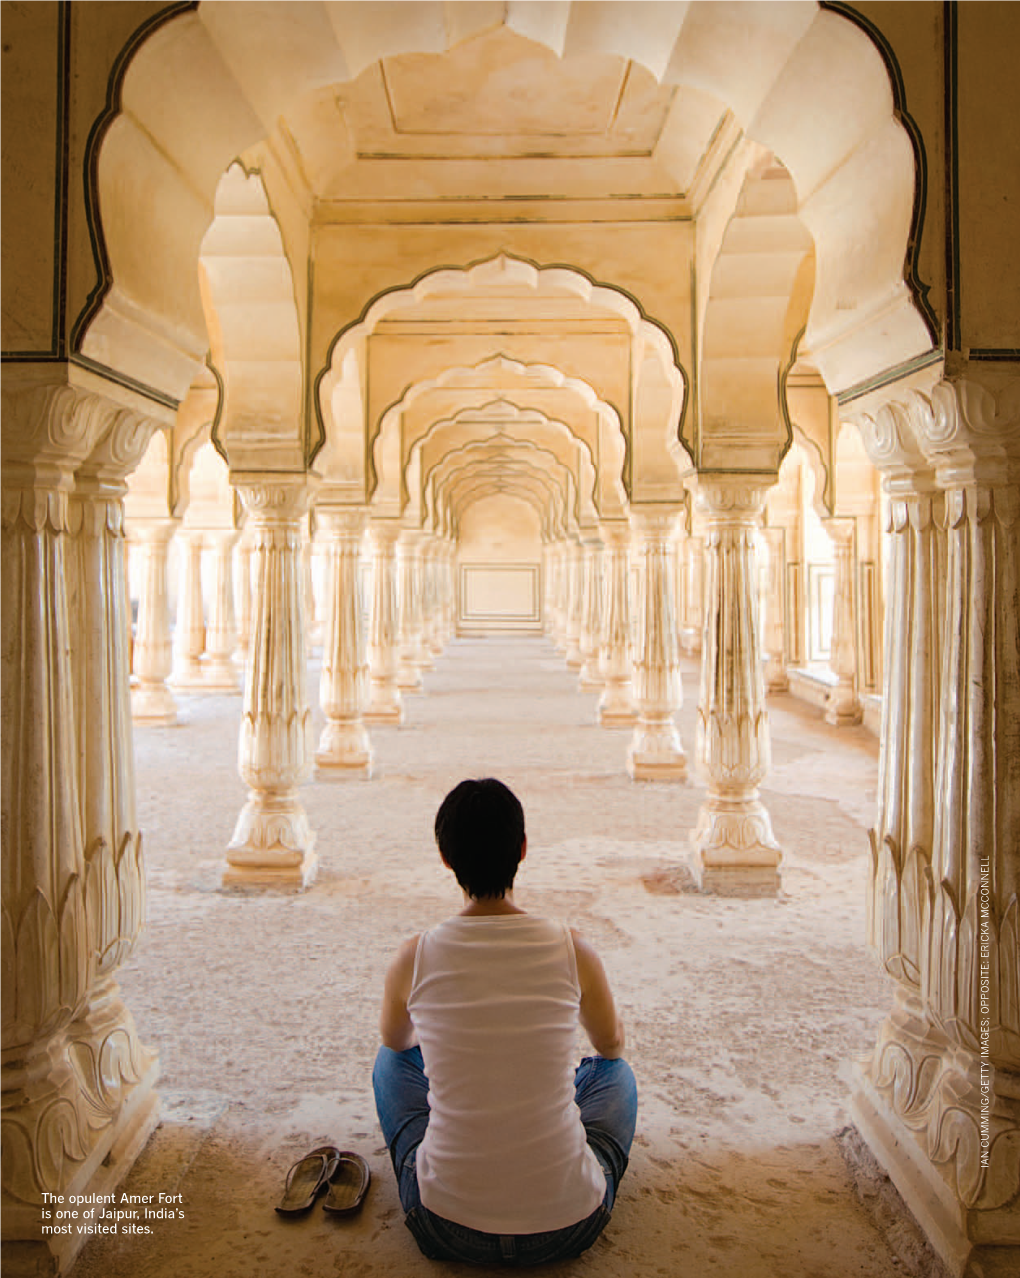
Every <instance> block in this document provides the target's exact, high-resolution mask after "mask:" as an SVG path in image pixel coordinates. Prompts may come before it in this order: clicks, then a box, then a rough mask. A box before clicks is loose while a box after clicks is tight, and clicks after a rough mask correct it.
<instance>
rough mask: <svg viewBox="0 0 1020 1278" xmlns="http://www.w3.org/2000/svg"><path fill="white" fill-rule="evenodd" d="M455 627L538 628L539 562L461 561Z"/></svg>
mask: <svg viewBox="0 0 1020 1278" xmlns="http://www.w3.org/2000/svg"><path fill="white" fill-rule="evenodd" d="M457 628H458V630H459V631H460V632H461V633H469V634H470V633H478V632H480V631H484V632H494V631H500V630H503V631H515V632H520V631H539V630H541V628H542V580H541V565H540V564H461V565H460V607H459V613H458V618H457Z"/></svg>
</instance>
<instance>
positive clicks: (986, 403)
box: [918, 377, 1020, 488]
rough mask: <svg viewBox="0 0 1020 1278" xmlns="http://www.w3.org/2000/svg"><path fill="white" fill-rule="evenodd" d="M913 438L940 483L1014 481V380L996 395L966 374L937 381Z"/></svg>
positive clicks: (1017, 384) (1018, 390)
mask: <svg viewBox="0 0 1020 1278" xmlns="http://www.w3.org/2000/svg"><path fill="white" fill-rule="evenodd" d="M918 425H919V428H920V438H919V442H920V445H921V448H922V449H923V451H924V454H925V456H926V457H927V458H928V460H929V462H930V463H931V464H932V465H933V466H934V467H935V468H936V473H937V476H938V481H939V483H940V484H941V485H942V487H944V488H949V487H952V486H955V485H959V484H968V483H969V484H974V483H984V484H988V485H992V486H995V485H1004V484H1014V483H1016V482H1017V477H1018V475H1020V380H1017V381H1014V382H1011V383H1009V384H1008V385H1007V386H1005V387H1003V388H1002V389H1001V390H1000V391H999V393H998V394H994V393H993V392H992V391H990V390H989V389H987V388H986V387H984V386H982V385H981V384H980V383H979V382H975V381H972V380H970V379H969V378H964V377H960V378H954V379H952V380H951V381H942V382H939V384H938V385H937V386H936V387H935V389H934V390H933V391H932V395H931V411H930V413H927V414H920V415H919V417H918Z"/></svg>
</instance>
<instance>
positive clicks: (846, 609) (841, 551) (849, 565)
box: [825, 519, 864, 728]
mask: <svg viewBox="0 0 1020 1278" xmlns="http://www.w3.org/2000/svg"><path fill="white" fill-rule="evenodd" d="M825 530H826V532H827V533H828V534H829V537H830V539H831V541H832V544H833V548H834V550H835V568H836V571H835V581H834V583H833V592H832V655H831V656H830V658H829V665H830V667H831V668H832V672H833V674H835V676H836V678H837V680H838V681H839V682H838V683H837V684H836V686H835V687H834V688H833V689H832V690H831V691H830V693H829V697H828V700H827V702H826V707H825V719H826V722H827V723H831V724H832V725H833V726H834V727H837V728H845V727H848V726H852V725H853V724H857V723H860V722H861V721H862V719H863V718H864V707H863V706H862V705H861V699H860V697H859V696H858V695H857V607H856V593H857V592H856V590H855V589H854V583H855V580H856V577H857V551H856V535H855V521H854V520H853V519H827V520H826V521H825Z"/></svg>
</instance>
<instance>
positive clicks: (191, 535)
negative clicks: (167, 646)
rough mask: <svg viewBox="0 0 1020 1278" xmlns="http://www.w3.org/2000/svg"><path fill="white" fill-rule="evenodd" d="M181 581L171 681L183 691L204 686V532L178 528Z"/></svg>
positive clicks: (191, 690)
mask: <svg viewBox="0 0 1020 1278" xmlns="http://www.w3.org/2000/svg"><path fill="white" fill-rule="evenodd" d="M177 545H178V547H179V549H180V552H181V553H180V564H181V566H180V584H179V586H178V589H177V625H176V627H175V628H174V673H173V678H172V680H171V682H172V683H173V686H174V687H175V688H179V689H180V690H181V691H182V692H198V691H202V690H203V689H204V688H205V669H204V668H203V666H202V654H203V653H204V652H205V616H204V608H203V601H202V546H203V534H202V533H200V532H194V531H192V530H191V529H183V528H181V529H178V531H177Z"/></svg>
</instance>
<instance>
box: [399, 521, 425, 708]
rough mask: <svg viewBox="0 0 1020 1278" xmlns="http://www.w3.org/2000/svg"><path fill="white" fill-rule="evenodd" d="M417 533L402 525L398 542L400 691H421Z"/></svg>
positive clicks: (419, 559)
mask: <svg viewBox="0 0 1020 1278" xmlns="http://www.w3.org/2000/svg"><path fill="white" fill-rule="evenodd" d="M418 537H419V534H418V532H417V531H416V530H414V529H409V528H405V529H404V530H403V531H402V532H401V534H400V538H399V541H398V542H397V572H398V576H399V580H400V589H399V594H400V607H399V615H400V630H399V633H400V641H399V646H398V661H399V664H398V666H397V686H398V687H399V688H400V689H401V690H402V691H403V692H421V691H422V677H421V667H422V660H421V625H422V610H421V552H420V547H419V544H418Z"/></svg>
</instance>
